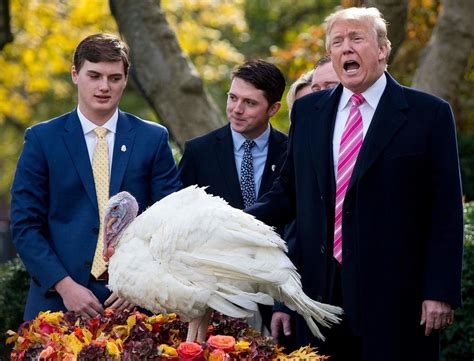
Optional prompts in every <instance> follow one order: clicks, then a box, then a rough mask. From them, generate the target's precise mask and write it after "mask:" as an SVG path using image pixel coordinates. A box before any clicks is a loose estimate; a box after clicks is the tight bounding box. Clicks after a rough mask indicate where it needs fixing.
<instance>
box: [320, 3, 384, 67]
mask: <svg viewBox="0 0 474 361" xmlns="http://www.w3.org/2000/svg"><path fill="white" fill-rule="evenodd" d="M340 20H353V21H357V22H365V23H368V24H369V25H370V26H372V28H373V29H374V31H375V36H376V38H377V42H378V44H379V45H386V46H387V50H388V51H387V57H386V58H385V62H387V61H388V57H389V55H390V50H391V49H392V45H391V43H390V40H388V37H387V22H386V21H385V19H384V18H383V16H382V14H381V13H380V11H379V10H378V9H377V8H374V7H372V8H365V7H360V8H357V7H352V8H347V9H342V10H339V11H336V12H335V13H332V14H331V15H329V16H328V17H327V18H326V19H325V20H324V25H325V29H326V50H327V51H329V49H330V46H331V39H330V36H331V30H332V27H333V25H334V24H335V23H336V22H337V21H340Z"/></svg>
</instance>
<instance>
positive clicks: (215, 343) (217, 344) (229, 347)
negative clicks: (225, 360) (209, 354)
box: [207, 335, 235, 352]
mask: <svg viewBox="0 0 474 361" xmlns="http://www.w3.org/2000/svg"><path fill="white" fill-rule="evenodd" d="M207 343H208V345H209V347H210V348H211V349H212V350H214V349H221V350H223V351H225V352H230V351H233V350H234V348H235V338H233V337H232V336H223V335H216V336H209V339H208V340H207Z"/></svg>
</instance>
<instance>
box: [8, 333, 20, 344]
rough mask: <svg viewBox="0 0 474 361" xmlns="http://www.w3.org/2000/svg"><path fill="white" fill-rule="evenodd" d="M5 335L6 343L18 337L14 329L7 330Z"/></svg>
mask: <svg viewBox="0 0 474 361" xmlns="http://www.w3.org/2000/svg"><path fill="white" fill-rule="evenodd" d="M7 335H8V336H9V337H7V341H6V343H7V345H8V344H10V343H12V342H15V341H16V340H17V339H18V334H17V333H16V332H15V331H12V330H8V331H7Z"/></svg>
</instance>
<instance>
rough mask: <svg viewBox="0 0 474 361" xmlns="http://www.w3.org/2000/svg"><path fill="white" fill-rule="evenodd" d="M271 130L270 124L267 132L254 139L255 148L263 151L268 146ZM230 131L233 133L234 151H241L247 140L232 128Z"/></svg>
mask: <svg viewBox="0 0 474 361" xmlns="http://www.w3.org/2000/svg"><path fill="white" fill-rule="evenodd" d="M270 130H271V126H270V124H268V126H267V129H265V131H264V132H263V133H262V134H260V136H258V137H257V138H255V139H253V141H254V142H255V147H257V149H258V150H263V149H264V148H265V147H266V146H267V144H268V140H269V139H270ZM230 131H231V133H232V140H233V142H234V150H235V151H239V150H240V149H241V148H242V147H243V145H244V143H245V141H246V140H247V138H245V137H244V136H243V135H242V134H240V133H238V132H236V131H235V130H234V129H232V126H231V127H230Z"/></svg>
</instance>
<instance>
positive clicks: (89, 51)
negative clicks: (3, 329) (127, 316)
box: [11, 34, 181, 320]
mask: <svg viewBox="0 0 474 361" xmlns="http://www.w3.org/2000/svg"><path fill="white" fill-rule="evenodd" d="M129 66H130V62H129V51H128V47H127V45H126V44H125V43H123V42H122V41H121V40H120V39H119V38H117V37H116V36H114V35H109V34H95V35H91V36H88V37H87V38H85V39H84V40H82V42H81V43H80V44H79V45H78V47H77V48H76V51H75V53H74V65H73V66H72V71H71V75H72V80H73V82H74V84H76V85H77V89H78V106H77V108H76V109H74V110H73V111H72V112H70V113H67V114H64V115H61V116H59V117H57V118H55V119H51V120H49V121H47V122H43V123H40V124H37V125H35V126H33V127H31V128H29V129H27V130H26V133H25V142H24V146H23V151H22V153H21V155H20V158H19V160H18V165H17V169H16V173H15V178H14V181H13V185H12V188H11V195H12V202H11V222H12V235H13V242H14V244H15V246H16V249H17V251H18V253H19V255H20V257H21V259H22V261H23V262H24V264H25V266H26V268H27V270H28V272H29V273H30V275H31V283H30V290H29V294H28V300H27V303H26V308H25V314H24V317H25V320H30V319H32V318H34V317H35V316H36V315H37V313H38V312H39V311H45V310H52V311H59V310H64V311H65V310H69V311H76V312H79V313H80V314H82V315H83V316H84V317H87V318H89V317H94V316H96V315H97V314H99V313H102V312H103V310H104V308H105V307H112V308H113V309H115V310H118V311H120V310H123V309H125V308H130V307H132V306H133V305H130V304H129V303H128V302H126V301H125V300H123V299H120V298H119V297H118V296H117V295H115V294H111V293H110V291H109V290H108V289H107V288H106V285H107V273H106V272H105V273H102V274H100V275H96V276H93V275H92V274H91V269H92V267H93V259H94V254H95V251H96V248H97V243H98V234H99V229H100V228H101V227H100V222H101V220H100V217H99V206H98V203H99V201H98V196H97V195H96V186H97V184H96V183H98V182H100V181H101V180H103V183H105V186H106V187H107V188H106V189H107V191H106V192H107V193H108V194H109V196H113V195H114V194H116V193H118V192H120V191H128V192H130V193H131V194H133V195H134V196H135V197H136V198H137V200H138V202H139V205H140V211H143V210H144V209H145V208H146V207H148V206H150V205H152V204H153V203H154V202H156V201H159V200H160V199H161V198H163V197H165V196H167V195H168V194H170V193H172V192H174V191H176V190H178V189H179V188H180V187H181V182H180V181H179V177H178V173H177V169H176V166H175V163H174V161H173V157H172V154H171V150H170V147H169V145H168V132H167V130H166V129H165V128H164V127H162V126H160V125H158V124H155V123H152V122H148V121H145V120H142V119H140V118H137V117H136V116H134V115H132V114H128V113H124V112H122V111H120V110H119V109H118V104H119V101H120V99H121V97H122V93H123V90H124V89H125V86H126V84H127V76H128V70H129ZM99 127H100V128H104V129H103V130H104V132H105V133H106V134H105V137H102V141H103V144H104V148H105V149H104V148H103V149H104V151H106V153H104V154H106V155H105V156H104V157H103V159H104V162H105V163H103V164H104V166H103V168H102V169H103V170H105V175H104V177H102V178H101V177H99V176H96V175H95V174H98V173H96V172H95V171H94V172H93V159H94V153H95V150H96V149H97V148H96V146H98V144H99V137H98V136H96V134H95V132H96V128H99ZM107 154H108V156H107ZM106 158H108V162H107V159H106ZM107 163H108V166H107ZM107 168H108V169H107ZM93 173H94V174H93ZM107 173H108V175H107ZM101 174H103V173H101ZM108 179H110V182H108ZM106 197H107V195H105V196H104V198H105V199H106ZM104 268H105V267H104Z"/></svg>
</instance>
